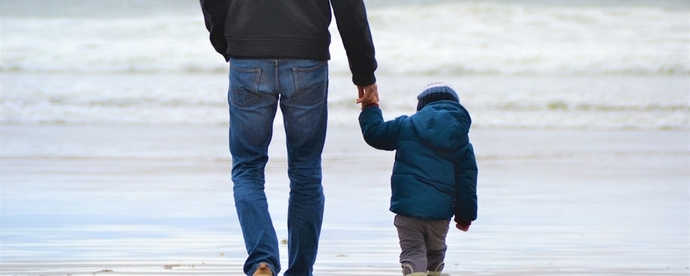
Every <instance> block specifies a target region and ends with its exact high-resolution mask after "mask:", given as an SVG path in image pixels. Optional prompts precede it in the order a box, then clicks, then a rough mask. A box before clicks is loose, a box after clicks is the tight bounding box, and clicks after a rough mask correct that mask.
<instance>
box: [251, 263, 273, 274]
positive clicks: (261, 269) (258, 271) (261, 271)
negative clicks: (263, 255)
mask: <svg viewBox="0 0 690 276" xmlns="http://www.w3.org/2000/svg"><path fill="white" fill-rule="evenodd" d="M252 275H253V276H273V273H271V269H270V268H268V265H267V264H266V263H261V264H259V268H257V269H256V271H254V274H252Z"/></svg>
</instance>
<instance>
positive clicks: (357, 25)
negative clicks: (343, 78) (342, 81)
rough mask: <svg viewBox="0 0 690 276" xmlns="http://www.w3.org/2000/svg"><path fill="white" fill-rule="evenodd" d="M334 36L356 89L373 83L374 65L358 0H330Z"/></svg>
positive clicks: (360, 1) (372, 45)
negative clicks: (343, 50) (346, 61)
mask: <svg viewBox="0 0 690 276" xmlns="http://www.w3.org/2000/svg"><path fill="white" fill-rule="evenodd" d="M331 6H332V7H333V14H334V15H335V20H336V24H337V25H338V32H339V33H340V37H341V39H342V42H343V46H344V47H345V52H346V53H347V60H348V63H349V65H350V72H352V82H353V83H354V84H355V85H356V86H361V87H365V86H369V85H372V84H374V83H376V77H375V75H374V71H376V67H377V63H376V57H375V53H374V42H373V39H372V38H371V31H370V29H369V21H368V19H367V12H366V8H365V7H364V2H363V1H362V0H331Z"/></svg>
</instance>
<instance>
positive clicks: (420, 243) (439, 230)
mask: <svg viewBox="0 0 690 276" xmlns="http://www.w3.org/2000/svg"><path fill="white" fill-rule="evenodd" d="M393 224H395V227H396V228H397V229H398V239H399V240H400V249H401V250H402V251H401V253H400V265H401V266H404V265H405V264H409V265H411V266H412V268H413V269H414V271H413V272H426V271H427V270H429V271H434V270H435V269H436V267H437V266H438V265H439V264H440V263H442V262H443V259H444V258H445V257H446V248H447V246H446V235H447V234H448V227H449V225H450V220H423V219H417V218H412V217H406V216H403V215H395V221H394V223H393Z"/></svg>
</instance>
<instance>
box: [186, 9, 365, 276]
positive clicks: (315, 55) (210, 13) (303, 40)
mask: <svg viewBox="0 0 690 276" xmlns="http://www.w3.org/2000/svg"><path fill="white" fill-rule="evenodd" d="M200 2H201V8H202V11H203V13H204V19H205V22H206V28H207V29H208V31H209V32H210V40H211V44H212V45H213V47H214V48H215V49H216V51H217V52H218V53H220V54H221V55H223V57H225V60H226V61H229V63H230V77H229V78H230V87H229V89H228V104H229V109H230V139H229V140H230V141H229V144H230V152H231V154H232V163H233V164H232V180H233V183H234V186H233V192H234V198H235V207H236V209H237V214H238V217H239V221H240V225H241V227H242V234H243V236H244V241H245V246H246V249H247V253H248V255H249V256H248V257H247V260H246V262H245V264H244V273H245V274H247V275H254V276H258V275H262V276H264V275H277V274H278V273H279V272H280V270H281V266H280V258H279V256H278V240H277V237H276V233H275V229H274V227H273V223H272V221H271V217H270V214H269V212H268V204H267V200H266V194H265V192H264V183H265V178H264V168H265V166H266V162H267V161H268V153H267V152H268V145H269V143H270V141H271V137H272V133H273V120H274V118H275V114H276V111H277V108H278V106H280V110H281V112H282V114H283V125H284V126H285V133H286V146H287V153H288V176H289V179H290V198H289V202H288V222H287V223H288V255H289V256H288V260H289V263H288V269H287V270H286V271H285V273H284V275H285V276H296V275H299V276H304V275H312V270H313V265H314V262H315V261H316V254H317V249H318V242H319V235H320V233H321V224H322V220H323V210H324V195H323V187H322V184H321V175H322V173H321V153H322V151H323V146H324V142H325V137H326V125H327V95H328V63H327V61H328V60H329V59H330V53H329V45H330V42H331V41H330V40H331V39H330V33H329V30H328V26H329V25H330V22H331V11H332V12H333V14H334V15H335V19H336V23H337V26H338V30H339V33H340V36H341V38H342V41H343V45H344V46H345V50H346V53H347V57H348V62H349V66H350V71H351V73H352V81H353V83H354V84H355V85H356V86H357V91H358V96H359V99H358V100H357V101H358V102H360V101H365V100H366V101H371V99H378V91H377V86H376V77H375V75H374V71H375V70H376V67H377V63H376V59H375V56H374V45H373V41H372V38H371V32H370V30H369V23H368V20H367V16H366V9H365V7H364V3H363V2H362V0H312V1H304V0H281V1H276V0H200Z"/></svg>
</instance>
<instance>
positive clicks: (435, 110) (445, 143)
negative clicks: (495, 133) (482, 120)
mask: <svg viewBox="0 0 690 276" xmlns="http://www.w3.org/2000/svg"><path fill="white" fill-rule="evenodd" d="M410 120H411V121H412V125H413V126H414V129H415V131H416V132H417V134H418V135H419V136H420V137H421V138H422V139H423V140H424V141H426V143H428V144H429V145H430V146H433V147H436V148H442V149H453V148H457V147H460V146H463V145H465V144H467V143H468V138H467V134H468V133H469V131H470V125H471V124H472V119H471V118H470V114H469V112H467V110H466V109H465V108H464V107H463V106H462V105H460V104H459V103H456V102H452V101H439V102H434V103H430V104H428V105H427V106H425V107H424V108H423V109H422V110H420V111H419V112H417V113H415V114H414V115H412V116H411V117H410Z"/></svg>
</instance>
